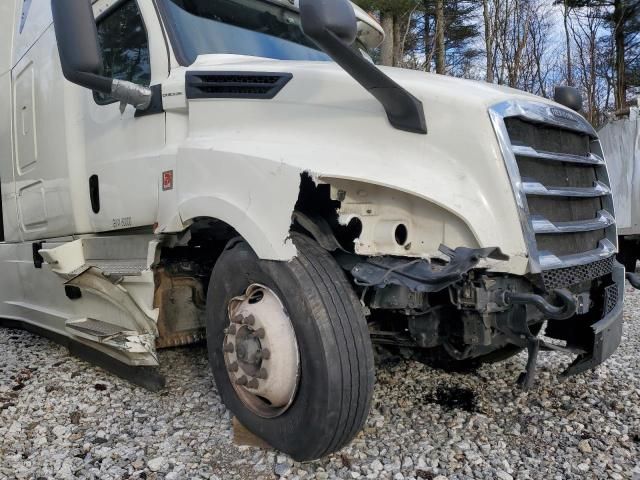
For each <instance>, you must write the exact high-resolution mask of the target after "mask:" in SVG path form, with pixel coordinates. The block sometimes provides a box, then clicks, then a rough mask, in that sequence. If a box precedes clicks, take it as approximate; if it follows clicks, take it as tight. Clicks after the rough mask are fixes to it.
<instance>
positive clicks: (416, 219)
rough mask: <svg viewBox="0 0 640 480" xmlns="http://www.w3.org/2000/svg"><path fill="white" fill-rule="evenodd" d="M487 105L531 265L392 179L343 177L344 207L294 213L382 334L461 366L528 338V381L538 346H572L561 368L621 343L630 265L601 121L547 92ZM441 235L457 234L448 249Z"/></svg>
mask: <svg viewBox="0 0 640 480" xmlns="http://www.w3.org/2000/svg"><path fill="white" fill-rule="evenodd" d="M488 113H489V117H490V119H491V122H492V125H493V127H494V129H495V133H496V139H497V142H498V144H499V146H500V152H501V153H502V156H503V159H504V162H505V165H506V168H507V171H508V174H509V177H510V180H511V183H512V189H513V193H514V196H515V202H516V203H517V206H518V212H519V216H520V220H521V226H522V235H523V237H524V241H525V244H526V248H527V251H528V254H527V265H526V268H525V270H524V271H523V272H522V273H517V270H518V268H520V267H519V266H518V265H517V264H516V265H514V262H518V261H519V260H520V259H516V258H514V257H509V256H508V255H505V254H504V253H503V252H502V251H501V249H500V246H499V245H495V246H484V245H482V246H481V245H478V242H477V241H475V239H474V238H473V235H472V234H471V233H470V232H472V231H473V230H474V229H473V225H471V226H470V228H467V227H466V225H464V222H460V220H459V219H458V218H455V216H453V215H451V216H450V215H449V214H448V213H447V212H446V211H445V210H444V209H439V208H437V207H435V206H433V205H423V206H422V207H421V208H410V207H408V206H407V205H408V203H410V202H407V200H406V199H405V198H404V195H403V194H401V193H389V192H388V191H386V189H380V188H377V187H371V186H365V185H359V184H357V183H355V182H344V181H334V182H333V183H332V185H331V187H330V191H331V194H330V195H331V200H332V201H333V202H334V207H336V212H337V216H336V217H335V218H334V219H333V220H331V219H330V220H329V221H327V220H322V221H319V220H318V218H319V214H318V212H317V211H316V212H313V211H309V210H308V209H307V211H306V213H302V212H297V213H296V214H295V216H294V218H295V219H296V223H298V224H299V225H301V226H302V228H304V229H305V230H306V231H308V232H311V233H312V235H313V236H314V237H315V238H316V239H317V240H318V241H319V242H320V243H321V244H322V245H323V247H324V248H326V249H328V250H330V251H332V252H333V254H334V256H335V257H336V259H337V260H338V262H339V263H340V264H341V266H342V267H343V269H344V270H345V271H347V272H348V273H349V275H350V277H351V279H352V281H353V285H354V288H355V289H356V291H357V294H358V296H359V298H360V300H361V302H362V304H363V306H364V307H365V309H366V312H367V313H368V319H369V324H370V330H371V335H372V339H373V341H374V343H378V344H380V345H386V346H392V347H396V348H403V349H409V350H412V351H413V352H415V353H416V357H417V358H419V359H425V360H426V361H429V362H433V363H436V364H442V362H443V360H444V363H445V364H446V365H449V366H451V365H453V366H455V365H459V366H462V365H469V364H479V363H482V362H489V361H491V362H495V361H498V360H502V359H506V358H508V357H510V356H512V355H515V354H516V353H518V352H520V351H521V350H526V351H527V352H528V356H529V360H528V363H527V367H526V371H525V372H523V374H522V375H521V377H520V378H519V379H518V383H519V384H520V385H521V386H522V387H524V388H529V387H531V386H532V385H533V383H534V377H535V367H536V363H537V359H538V354H539V352H540V351H555V352H560V353H563V354H567V355H568V356H569V357H570V358H572V359H573V360H572V361H571V362H570V365H569V366H568V367H567V369H566V370H565V371H564V372H563V373H562V376H563V377H566V376H570V375H575V374H578V373H581V372H584V371H585V370H588V369H591V368H594V367H596V366H597V365H599V364H600V363H602V362H603V361H605V360H606V359H607V358H608V357H609V356H610V355H611V354H613V352H614V351H615V350H616V348H617V347H618V345H619V343H620V340H621V335H622V304H623V295H624V268H623V267H622V266H621V265H620V264H618V263H617V261H616V260H615V251H616V226H615V221H614V211H613V202H612V197H611V190H610V187H609V178H608V175H607V170H606V165H605V163H604V159H603V156H602V151H601V148H600V144H599V141H598V138H597V135H596V133H595V131H594V130H593V129H592V127H591V126H590V125H589V124H588V123H587V122H586V121H585V120H584V119H583V118H582V117H581V116H579V115H577V114H575V113H573V112H570V111H568V110H565V109H561V108H560V107H555V106H553V105H547V104H543V103H537V102H529V101H520V100H518V101H508V102H504V103H501V104H499V105H496V106H494V107H492V108H491V109H490V110H489V112H488ZM303 184H304V181H303ZM372 192H373V194H372ZM381 192H386V193H381ZM307 206H308V202H307V203H303V204H301V205H299V206H298V207H299V208H300V209H301V210H302V211H303V212H305V207H307ZM413 207H415V205H414V206H413ZM429 209H434V211H436V210H437V215H432V214H433V213H434V212H430V214H428V215H427V216H429V217H430V218H432V219H433V218H434V216H435V217H437V216H440V217H441V218H440V221H441V222H442V223H438V224H436V225H435V227H434V228H431V229H430V228H429V226H428V224H427V223H425V222H423V221H422V220H421V216H422V215H424V212H425V211H428V210H429ZM328 211H330V209H329V210H328ZM432 227H433V225H432ZM447 229H448V230H449V231H448V232H446V233H443V234H442V235H440V231H446V230H447ZM438 239H440V240H441V241H442V242H443V243H446V246H445V245H440V246H439V248H437V249H436V247H435V245H434V242H435V241H437V240H438ZM434 360H435V362H434Z"/></svg>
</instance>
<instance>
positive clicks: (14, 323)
mask: <svg viewBox="0 0 640 480" xmlns="http://www.w3.org/2000/svg"><path fill="white" fill-rule="evenodd" d="M0 327H4V328H11V329H14V330H24V331H25V332H29V333H33V334H35V335H39V336H41V337H44V338H48V339H49V340H52V341H54V342H55V343H57V344H59V345H62V346H63V347H66V348H68V349H69V353H70V354H71V355H73V356H74V357H78V358H80V359H81V360H84V361H86V362H89V363H91V364H93V365H96V366H98V367H101V368H103V369H104V370H106V371H107V372H110V373H112V374H114V375H116V376H118V377H120V378H123V379H125V380H127V381H129V382H131V383H133V384H134V385H137V386H139V387H142V388H146V389H147V390H150V391H152V392H158V391H160V390H162V389H163V388H164V387H165V385H166V378H165V377H164V375H162V374H161V373H160V371H159V369H158V368H157V367H132V366H131V365H127V364H125V363H122V362H120V361H118V360H116V359H115V358H113V357H111V356H109V355H107V354H106V353H102V352H100V351H98V350H95V349H93V348H91V347H89V346H87V345H85V344H84V343H80V342H78V341H77V340H74V339H72V338H69V337H67V336H65V335H61V334H59V333H56V332H52V331H51V330H47V329H45V328H42V327H39V326H37V325H33V324H31V323H27V322H24V321H22V320H15V319H7V318H0Z"/></svg>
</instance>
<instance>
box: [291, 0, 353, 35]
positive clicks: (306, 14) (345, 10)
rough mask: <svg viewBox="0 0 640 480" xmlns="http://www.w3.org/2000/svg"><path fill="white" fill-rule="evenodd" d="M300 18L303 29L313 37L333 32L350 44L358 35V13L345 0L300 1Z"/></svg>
mask: <svg viewBox="0 0 640 480" xmlns="http://www.w3.org/2000/svg"><path fill="white" fill-rule="evenodd" d="M300 18H301V22H302V30H303V31H304V32H305V34H306V35H308V36H309V37H311V38H315V37H319V36H322V35H326V33H327V32H331V33H333V34H334V35H335V36H336V37H337V38H338V39H339V40H340V41H342V42H343V43H344V44H345V45H347V46H349V45H352V44H353V42H355V41H356V38H357V36H358V20H357V18H356V13H355V11H354V10H353V7H352V6H351V5H350V3H349V2H347V1H344V0H314V1H311V2H300Z"/></svg>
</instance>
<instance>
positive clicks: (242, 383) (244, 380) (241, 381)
mask: <svg viewBox="0 0 640 480" xmlns="http://www.w3.org/2000/svg"><path fill="white" fill-rule="evenodd" d="M247 383H249V381H248V380H247V377H246V376H245V375H243V376H241V377H240V378H238V379H237V380H236V385H240V386H241V387H244V386H245V385H246V384H247Z"/></svg>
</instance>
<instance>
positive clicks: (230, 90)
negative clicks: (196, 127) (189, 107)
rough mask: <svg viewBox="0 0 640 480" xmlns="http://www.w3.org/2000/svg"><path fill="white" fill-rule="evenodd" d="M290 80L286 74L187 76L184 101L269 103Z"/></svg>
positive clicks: (216, 73)
mask: <svg viewBox="0 0 640 480" xmlns="http://www.w3.org/2000/svg"><path fill="white" fill-rule="evenodd" d="M292 78H293V75H292V74H290V73H264V72H187V76H186V81H187V98H190V99H194V98H254V99H262V100H270V99H272V98H273V97H275V96H276V95H277V94H278V92H280V90H282V89H283V88H284V86H285V85H286V84H287V83H289V80H291V79H292Z"/></svg>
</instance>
